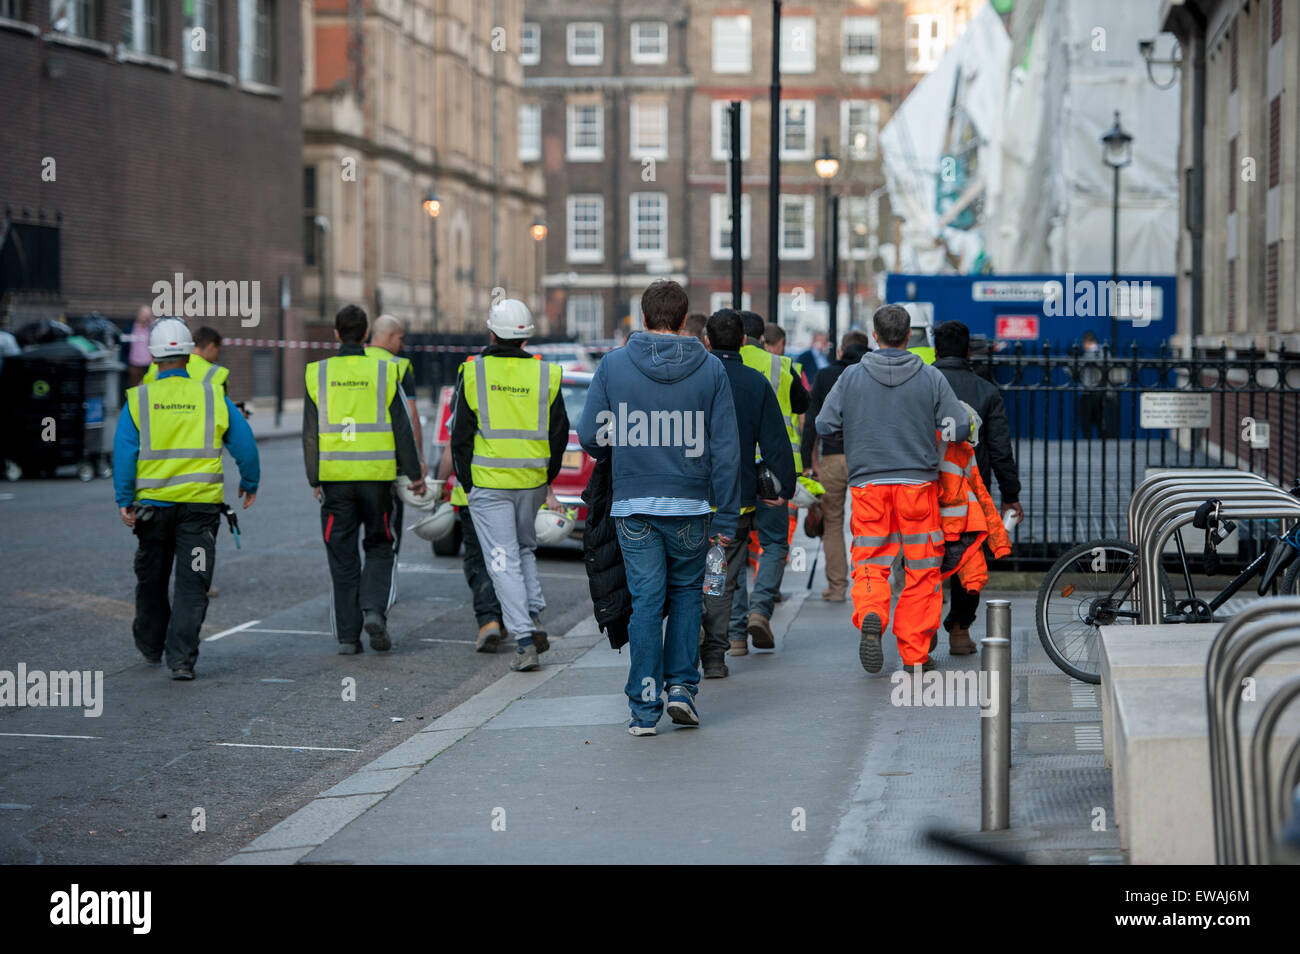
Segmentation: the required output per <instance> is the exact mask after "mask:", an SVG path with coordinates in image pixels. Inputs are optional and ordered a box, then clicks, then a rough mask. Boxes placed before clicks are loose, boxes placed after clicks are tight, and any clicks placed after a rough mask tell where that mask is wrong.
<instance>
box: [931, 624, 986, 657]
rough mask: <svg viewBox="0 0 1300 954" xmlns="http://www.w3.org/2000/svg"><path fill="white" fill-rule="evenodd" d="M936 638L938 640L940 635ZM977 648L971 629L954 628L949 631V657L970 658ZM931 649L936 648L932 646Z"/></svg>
mask: <svg viewBox="0 0 1300 954" xmlns="http://www.w3.org/2000/svg"><path fill="white" fill-rule="evenodd" d="M935 638H936V639H938V633H936V634H935ZM977 648H978V647H977V646H976V645H975V641H974V640H973V639H971V638H970V627H968V626H953V628H952V629H950V630H949V631H948V655H949V656H970V655H972V654H973V653H974V652H975V651H976V649H977ZM930 649H931V650H933V649H934V647H933V646H931V647H930Z"/></svg>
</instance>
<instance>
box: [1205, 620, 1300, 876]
mask: <svg viewBox="0 0 1300 954" xmlns="http://www.w3.org/2000/svg"><path fill="white" fill-rule="evenodd" d="M1288 631H1293V632H1288ZM1261 643H1262V645H1257V644H1261ZM1294 647H1300V597H1288V596H1282V597H1270V598H1266V599H1263V600H1260V601H1259V602H1257V603H1253V604H1251V605H1250V606H1248V607H1247V608H1246V609H1244V610H1243V611H1242V612H1241V613H1239V614H1238V615H1237V616H1235V617H1233V618H1232V619H1230V620H1229V621H1228V622H1227V623H1225V624H1224V626H1223V628H1222V629H1221V630H1220V631H1219V633H1218V635H1217V636H1215V638H1214V642H1213V643H1212V644H1211V646H1210V652H1209V655H1208V657H1207V659H1206V666H1205V685H1206V707H1207V723H1208V742H1209V757H1210V792H1211V800H1212V805H1213V818H1214V853H1215V859H1216V860H1217V861H1218V862H1219V863H1220V864H1239V863H1242V862H1243V861H1247V859H1248V858H1249V857H1262V855H1259V854H1258V849H1259V846H1260V844H1262V843H1267V841H1268V839H1269V838H1270V837H1271V832H1272V831H1273V830H1274V827H1275V825H1274V820H1273V819H1271V818H1270V817H1269V816H1268V812H1269V811H1270V810H1271V809H1270V800H1269V796H1268V792H1267V787H1268V761H1267V744H1268V742H1269V741H1270V740H1271V737H1272V731H1273V728H1274V727H1275V725H1276V719H1277V716H1278V715H1280V714H1281V712H1282V710H1284V709H1285V708H1286V705H1287V704H1288V703H1289V702H1290V701H1291V700H1292V699H1293V698H1294V697H1295V696H1294V695H1289V696H1287V697H1286V700H1285V701H1284V702H1280V703H1277V706H1278V708H1277V709H1276V713H1277V714H1276V715H1274V716H1273V718H1272V719H1271V720H1270V723H1269V724H1268V725H1267V726H1265V724H1264V721H1263V716H1262V715H1261V720H1260V722H1259V723H1258V724H1257V725H1256V735H1255V738H1254V739H1253V740H1252V749H1251V752H1252V760H1251V795H1252V807H1253V808H1254V816H1253V817H1252V819H1251V823H1252V825H1251V827H1252V829H1253V833H1254V834H1255V838H1254V839H1253V841H1254V845H1253V847H1254V848H1255V849H1256V850H1255V851H1251V850H1250V849H1251V847H1252V840H1251V839H1250V838H1249V835H1248V832H1247V824H1246V817H1245V812H1244V806H1245V804H1246V792H1245V791H1244V775H1243V772H1242V766H1241V753H1240V751H1239V748H1240V732H1239V730H1238V722H1237V716H1238V714H1239V710H1240V702H1241V693H1240V692H1239V691H1238V687H1239V686H1240V683H1241V679H1242V678H1244V677H1245V676H1247V675H1250V674H1252V673H1254V672H1255V671H1256V670H1257V669H1258V668H1259V667H1260V666H1261V665H1262V664H1263V663H1264V662H1265V661H1266V660H1267V659H1268V658H1269V657H1271V656H1273V655H1276V654H1277V653H1279V652H1282V651H1283V650H1285V649H1289V648H1294ZM1293 682H1294V680H1293ZM1290 685H1291V683H1288V686H1290ZM1298 691H1300V690H1298ZM1277 695H1279V694H1275V698H1276V697H1277ZM1269 704H1270V705H1272V704H1273V703H1272V700H1270V703H1269ZM1269 711H1272V710H1269V709H1268V708H1267V707H1266V710H1265V712H1266V713H1267V712H1269ZM1261 729H1265V731H1264V733H1263V735H1262V736H1261V734H1260V732H1261ZM1260 739H1263V741H1262V742H1261V741H1260ZM1257 743H1258V744H1260V745H1264V746H1265V749H1264V752H1265V758H1264V760H1263V761H1262V776H1261V768H1260V766H1261V762H1260V760H1259V759H1258V758H1257V757H1256V754H1257V748H1256V744H1257ZM1283 766H1284V767H1283V770H1282V773H1281V775H1280V777H1279V788H1278V794H1279V796H1280V794H1281V792H1282V791H1284V789H1283V788H1282V787H1281V786H1283V785H1284V784H1285V782H1286V780H1287V779H1288V778H1291V779H1293V780H1294V776H1295V775H1296V774H1300V742H1298V743H1297V744H1296V745H1295V746H1293V747H1292V748H1291V750H1290V751H1289V752H1288V754H1287V756H1286V758H1285V759H1284V762H1283ZM1286 791H1289V789H1288V790H1286ZM1287 797H1288V798H1289V796H1287ZM1277 801H1278V807H1280V806H1281V805H1282V804H1285V800H1284V799H1282V798H1280V797H1279V798H1278V799H1277ZM1261 805H1262V806H1263V808H1262V811H1263V812H1264V814H1261V808H1260V806H1261ZM1261 830H1263V836H1262V837H1263V839H1264V841H1263V842H1261V841H1260V838H1261V835H1260V832H1261Z"/></svg>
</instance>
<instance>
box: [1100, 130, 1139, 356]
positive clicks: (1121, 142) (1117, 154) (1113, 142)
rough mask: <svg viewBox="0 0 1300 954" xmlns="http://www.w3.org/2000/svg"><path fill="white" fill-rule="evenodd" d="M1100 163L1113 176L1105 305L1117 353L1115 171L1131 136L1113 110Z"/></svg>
mask: <svg viewBox="0 0 1300 954" xmlns="http://www.w3.org/2000/svg"><path fill="white" fill-rule="evenodd" d="M1101 145H1102V153H1101V158H1102V161H1103V162H1105V163H1106V165H1108V166H1110V168H1111V171H1112V172H1114V174H1115V187H1114V195H1113V198H1112V200H1111V219H1110V231H1111V239H1110V282H1111V289H1112V290H1113V291H1112V294H1113V295H1114V296H1115V300H1114V301H1111V302H1108V303H1107V310H1108V311H1109V312H1110V348H1111V353H1112V354H1118V353H1119V318H1118V317H1117V316H1116V315H1115V311H1116V309H1117V307H1118V305H1119V171H1120V170H1121V169H1123V168H1124V167H1125V166H1127V165H1128V164H1129V163H1130V162H1132V161H1133V137H1132V136H1130V135H1129V134H1128V133H1126V132H1125V131H1124V130H1123V128H1122V127H1121V126H1120V124H1119V110H1118V109H1117V110H1115V125H1113V126H1111V127H1110V131H1109V132H1107V133H1106V135H1104V136H1102V137H1101Z"/></svg>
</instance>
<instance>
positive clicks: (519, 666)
mask: <svg viewBox="0 0 1300 954" xmlns="http://www.w3.org/2000/svg"><path fill="white" fill-rule="evenodd" d="M540 665H541V663H539V662H538V661H537V646H536V645H533V646H523V647H520V648H519V649H516V650H515V658H514V659H512V660H510V668H511V669H513V670H514V671H515V672H532V671H533V670H534V669H536V668H537V667H539V666H540Z"/></svg>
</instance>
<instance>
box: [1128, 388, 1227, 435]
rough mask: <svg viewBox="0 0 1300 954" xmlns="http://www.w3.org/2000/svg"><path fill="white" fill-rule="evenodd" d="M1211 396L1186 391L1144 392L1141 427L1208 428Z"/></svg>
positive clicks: (1159, 428)
mask: <svg viewBox="0 0 1300 954" xmlns="http://www.w3.org/2000/svg"><path fill="white" fill-rule="evenodd" d="M1211 397H1212V395H1211V394H1209V393H1205V394H1196V393H1188V392H1186V391H1143V392H1142V406H1141V425H1142V427H1149V428H1153V429H1155V430H1165V429H1167V428H1174V427H1191V428H1201V429H1204V428H1208V427H1209V426H1210V418H1211V405H1210V398H1211Z"/></svg>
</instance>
